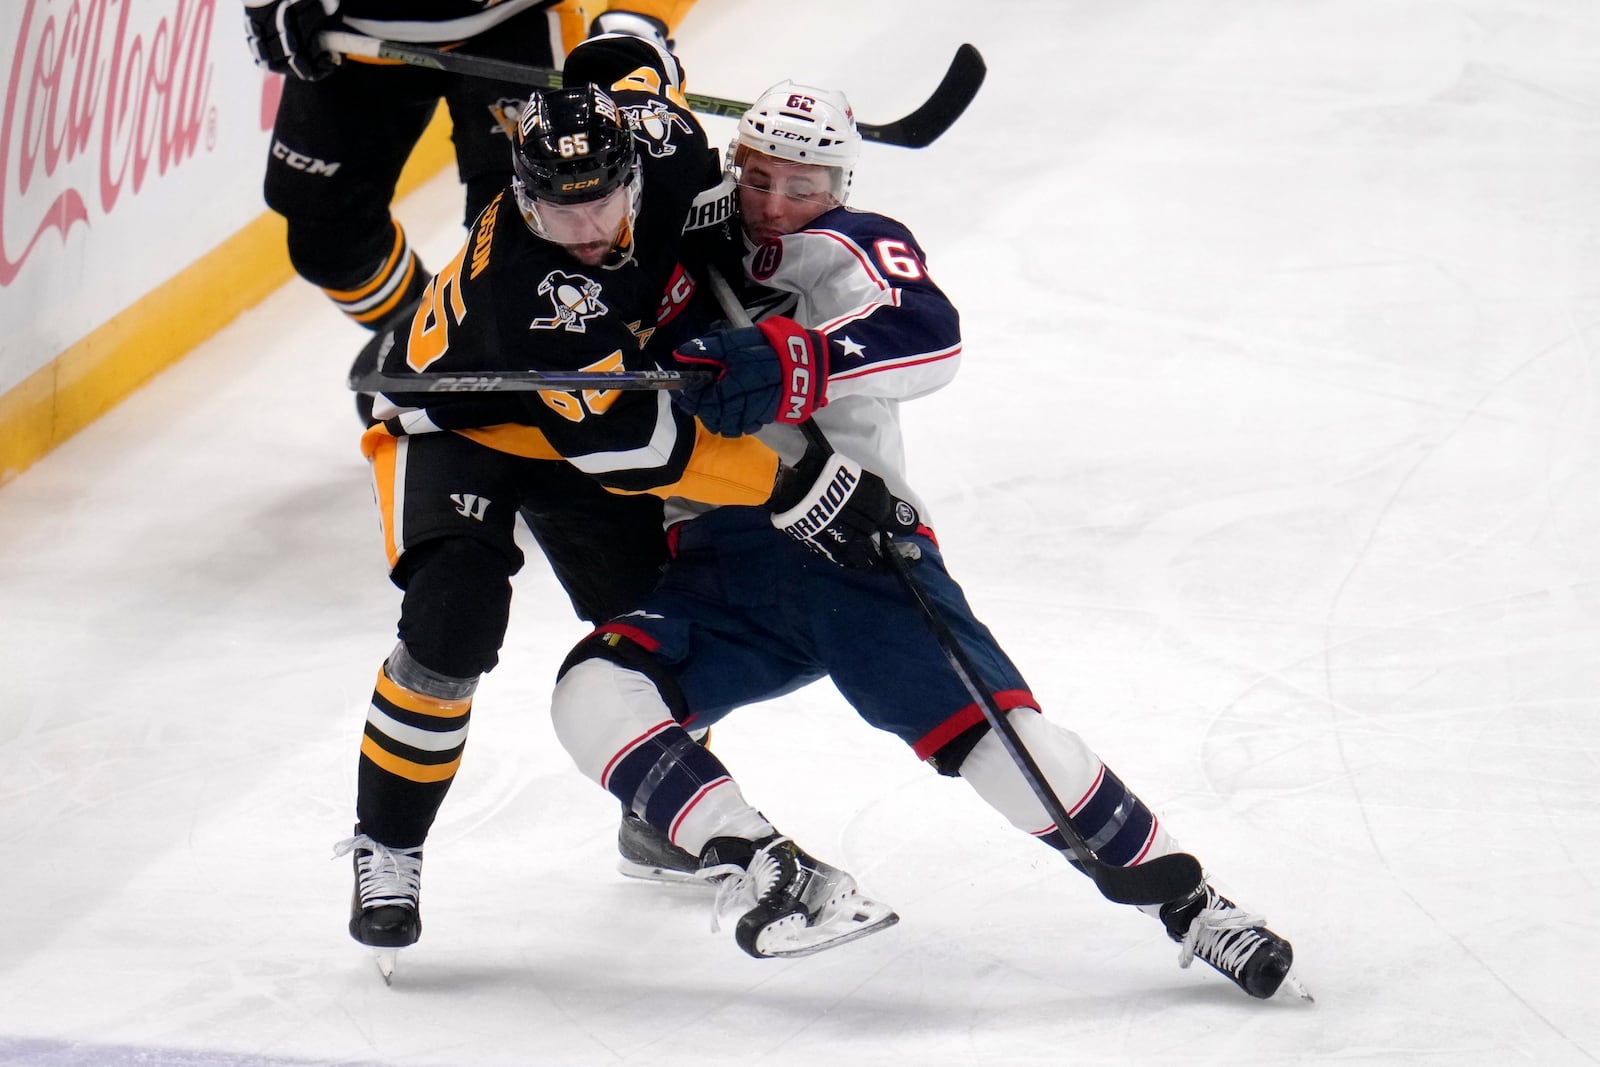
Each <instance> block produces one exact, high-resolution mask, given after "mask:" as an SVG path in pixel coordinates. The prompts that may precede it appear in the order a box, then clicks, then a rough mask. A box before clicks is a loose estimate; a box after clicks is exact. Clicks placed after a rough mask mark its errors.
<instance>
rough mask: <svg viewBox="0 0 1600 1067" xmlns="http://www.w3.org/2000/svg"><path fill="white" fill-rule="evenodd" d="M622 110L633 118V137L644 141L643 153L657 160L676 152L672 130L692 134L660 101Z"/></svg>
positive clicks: (687, 125)
mask: <svg viewBox="0 0 1600 1067" xmlns="http://www.w3.org/2000/svg"><path fill="white" fill-rule="evenodd" d="M622 110H623V111H624V112H626V113H627V114H629V115H632V116H633V120H634V128H633V132H634V135H635V136H636V137H639V138H642V139H643V140H644V144H645V151H647V152H649V153H650V154H651V155H652V156H654V157H655V158H657V159H665V158H666V157H667V156H670V155H672V154H673V153H674V152H676V151H677V150H678V146H677V145H675V144H673V143H672V131H673V130H674V129H676V130H680V131H682V132H683V133H693V132H694V130H692V129H691V128H690V127H689V123H688V122H687V121H685V120H684V117H683V116H682V115H680V114H678V113H677V112H676V111H674V110H672V109H671V108H670V107H668V106H667V105H666V102H665V101H662V100H652V101H650V102H649V103H648V104H639V105H637V106H632V107H625V108H623V109H622Z"/></svg>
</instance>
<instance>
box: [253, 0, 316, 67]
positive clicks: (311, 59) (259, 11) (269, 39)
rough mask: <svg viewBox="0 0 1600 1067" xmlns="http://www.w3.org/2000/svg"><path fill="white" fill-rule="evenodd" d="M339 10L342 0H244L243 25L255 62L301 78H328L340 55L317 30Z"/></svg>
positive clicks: (259, 65)
mask: <svg viewBox="0 0 1600 1067" xmlns="http://www.w3.org/2000/svg"><path fill="white" fill-rule="evenodd" d="M338 13H339V0H244V29H245V35H246V37H247V38H248V40H249V42H250V54H251V55H252V56H254V57H255V61H256V66H258V67H266V68H267V69H268V70H270V71H272V72H273V73H274V74H287V75H290V76H291V77H295V78H299V79H300V80H301V81H308V82H314V81H318V80H320V79H322V78H326V77H327V76H328V75H330V74H332V73H333V69H334V68H335V67H337V66H338V65H339V57H338V56H337V55H335V54H334V53H332V52H330V51H328V50H327V49H326V48H324V47H322V42H321V40H320V39H319V38H318V36H317V35H318V34H319V33H321V32H322V31H323V30H324V29H326V28H327V27H328V24H329V23H331V22H333V21H334V19H335V17H337V15H338Z"/></svg>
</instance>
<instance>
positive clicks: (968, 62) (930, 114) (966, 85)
mask: <svg viewBox="0 0 1600 1067" xmlns="http://www.w3.org/2000/svg"><path fill="white" fill-rule="evenodd" d="M320 40H321V43H322V46H323V47H324V48H326V49H327V50H328V51H330V52H338V53H341V54H343V55H347V56H364V57H366V58H368V59H388V60H393V61H395V62H397V63H404V64H406V65H408V66H413V67H427V68H428V69H430V70H443V71H448V72H450V73H452V74H464V75H468V76H470V77H478V78H493V79H495V80H497V81H504V82H511V83H513V84H516V85H531V86H534V87H536V88H540V89H559V88H561V85H562V81H561V72H560V71H559V70H552V69H550V68H549V67H535V66H530V65H528V64H525V63H512V62H508V61H507V60H503V59H490V58H488V57H486V56H474V55H468V54H466V53H463V52H452V51H446V50H444V49H440V48H428V47H426V46H424V45H418V44H404V43H402V42H400V41H385V40H382V39H381V38H377V37H368V36H366V35H365V34H360V33H349V32H346V31H342V30H330V31H328V32H326V33H324V34H322V35H321V38H320ZM987 70H988V68H987V67H986V66H985V65H984V62H983V56H981V55H979V54H978V50H977V49H976V48H974V47H972V45H970V44H964V45H962V46H961V47H960V48H958V49H956V54H955V58H954V59H952V60H951V61H950V67H949V69H948V70H946V71H945V74H944V79H943V80H942V81H941V82H940V83H939V86H938V88H936V89H935V90H934V91H933V95H932V96H930V97H929V98H928V99H927V100H926V101H924V102H923V104H922V106H921V107H919V108H917V109H916V110H915V111H913V112H912V113H911V114H909V115H907V116H905V117H904V118H902V119H897V120H895V121H894V122H885V123H882V124H873V123H870V122H863V123H858V128H859V129H860V131H861V137H862V139H863V140H867V141H876V142H879V143H881V144H890V145H898V146H900V147H902V148H926V147H927V146H928V145H930V144H932V143H933V142H934V140H936V139H937V138H938V137H939V135H940V134H942V133H944V131H945V130H948V129H949V128H950V127H951V125H952V124H954V123H955V121H956V119H958V118H960V117H961V113H962V112H963V111H965V110H966V109H967V105H968V104H970V103H972V98H973V97H974V96H976V95H977V93H978V87H979V86H981V85H982V84H983V78H984V74H985V73H986V72H987ZM683 98H684V101H685V102H686V103H687V104H688V105H689V110H690V111H695V112H698V113H700V114H702V115H720V116H722V117H723V118H735V119H736V118H738V117H739V116H740V115H743V114H744V113H745V112H746V111H749V110H750V107H751V105H750V103H749V102H748V101H744V100H731V99H728V98H727V97H721V96H705V95H702V94H700V93H685V94H684V97H683Z"/></svg>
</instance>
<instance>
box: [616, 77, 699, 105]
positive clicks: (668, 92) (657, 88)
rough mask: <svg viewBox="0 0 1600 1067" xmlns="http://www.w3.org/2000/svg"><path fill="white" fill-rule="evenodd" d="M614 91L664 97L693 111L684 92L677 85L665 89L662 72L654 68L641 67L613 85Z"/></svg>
mask: <svg viewBox="0 0 1600 1067" xmlns="http://www.w3.org/2000/svg"><path fill="white" fill-rule="evenodd" d="M611 88H612V90H614V91H616V92H628V91H631V92H640V93H650V94H651V95H652V96H664V97H666V98H667V99H668V100H671V101H672V102H673V103H674V104H677V105H678V106H679V107H681V108H683V109H684V110H685V111H689V110H691V109H690V107H689V102H688V101H687V100H685V99H684V96H683V90H682V89H681V88H679V87H678V86H676V85H668V86H665V87H663V86H662V84H661V72H660V71H658V70H656V69H655V68H654V67H640V68H639V69H638V70H635V71H633V72H631V73H629V74H627V75H625V76H623V77H621V78H618V79H617V80H616V81H614V82H612V83H611Z"/></svg>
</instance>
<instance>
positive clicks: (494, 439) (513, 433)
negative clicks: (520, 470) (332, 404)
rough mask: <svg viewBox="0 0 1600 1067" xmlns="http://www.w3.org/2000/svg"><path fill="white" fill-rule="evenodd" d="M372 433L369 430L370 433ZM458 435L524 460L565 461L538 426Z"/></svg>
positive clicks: (506, 426)
mask: <svg viewBox="0 0 1600 1067" xmlns="http://www.w3.org/2000/svg"><path fill="white" fill-rule="evenodd" d="M370 432H371V431H370V430H369V431H368V433H370ZM455 432H456V433H458V434H460V435H461V436H462V437H465V438H466V439H467V440H469V441H476V442H478V444H480V445H483V446H484V447H485V448H492V449H494V450H495V451H496V452H507V453H510V454H511V455H513V456H521V457H522V458H523V459H564V458H566V457H564V456H562V454H561V453H560V452H557V451H556V448H555V446H554V445H552V444H551V443H550V439H549V438H547V437H545V435H544V431H543V430H541V429H539V428H538V427H537V426H524V425H522V424H521V423H516V422H507V423H501V424H500V425H499V426H481V427H478V428H476V429H468V430H457V431H455Z"/></svg>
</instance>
